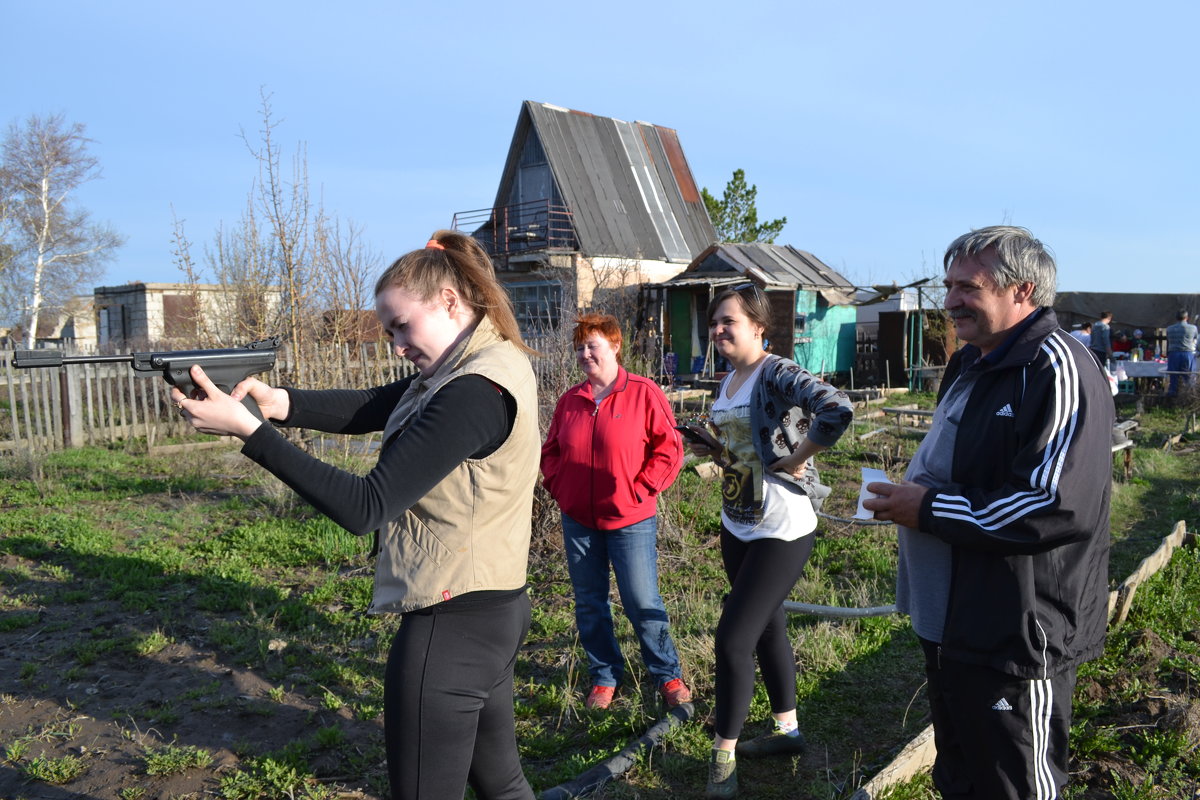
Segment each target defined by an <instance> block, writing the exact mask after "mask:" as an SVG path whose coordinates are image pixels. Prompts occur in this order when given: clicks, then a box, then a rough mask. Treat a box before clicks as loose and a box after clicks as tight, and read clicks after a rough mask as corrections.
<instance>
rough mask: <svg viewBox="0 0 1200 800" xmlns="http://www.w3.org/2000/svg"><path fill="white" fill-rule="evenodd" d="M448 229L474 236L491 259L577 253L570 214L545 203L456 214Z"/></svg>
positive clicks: (531, 203) (540, 201) (538, 201)
mask: <svg viewBox="0 0 1200 800" xmlns="http://www.w3.org/2000/svg"><path fill="white" fill-rule="evenodd" d="M452 225H453V227H454V229H455V230H457V231H462V232H463V233H469V234H471V235H472V236H474V237H475V238H476V239H477V240H478V241H479V243H480V244H482V245H483V246H484V249H486V250H487V251H488V254H489V255H491V256H493V257H496V256H501V257H504V256H511V255H516V254H518V253H525V252H530V251H534V250H578V249H579V243H578V239H577V237H576V236H575V223H574V220H573V219H572V218H571V212H570V210H569V209H567V207H566V206H561V205H554V204H552V203H551V202H550V201H549V200H534V201H531V202H528V203H518V204H515V205H511V206H499V207H497V208H481V209H479V210H477V211H460V212H459V213H457V214H455V215H454V222H453V223H452Z"/></svg>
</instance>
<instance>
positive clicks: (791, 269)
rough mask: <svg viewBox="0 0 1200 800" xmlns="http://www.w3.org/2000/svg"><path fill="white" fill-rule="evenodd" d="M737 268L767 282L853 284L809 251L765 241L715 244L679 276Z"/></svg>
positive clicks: (810, 285) (813, 286)
mask: <svg viewBox="0 0 1200 800" xmlns="http://www.w3.org/2000/svg"><path fill="white" fill-rule="evenodd" d="M728 271H732V272H739V273H743V274H746V275H749V276H750V277H752V278H755V279H756V280H757V282H758V283H760V284H762V285H764V286H769V285H776V286H798V287H801V288H804V289H826V288H834V289H847V290H852V289H853V288H854V284H853V283H851V282H850V281H848V280H846V278H844V277H842V275H841V274H840V273H838V272H837V271H836V270H835V269H833V268H832V267H830V266H829V265H828V264H826V263H824V262H823V261H821V259H819V258H817V257H816V256H814V255H813V254H812V253H808V252H805V251H804V250H798V249H796V248H795V247H792V246H791V245H778V244H767V243H765V242H753V243H730V242H727V243H725V244H716V245H713V246H712V247H709V248H708V249H706V250H705V251H704V252H703V253H701V254H700V255H698V256H696V258H695V259H694V260H693V261H692V263H690V264H688V265H687V267H686V268H685V269H684V271H683V273H682V274H681V275H680V277H684V276H686V275H688V274H689V273H695V272H707V273H713V272H728Z"/></svg>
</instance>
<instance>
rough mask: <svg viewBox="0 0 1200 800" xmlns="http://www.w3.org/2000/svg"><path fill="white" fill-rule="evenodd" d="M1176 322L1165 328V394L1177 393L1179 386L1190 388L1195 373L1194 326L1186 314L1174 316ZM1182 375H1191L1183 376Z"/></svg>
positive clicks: (1182, 311)
mask: <svg viewBox="0 0 1200 800" xmlns="http://www.w3.org/2000/svg"><path fill="white" fill-rule="evenodd" d="M1175 319H1176V320H1177V322H1176V323H1175V324H1174V325H1168V326H1167V372H1168V373H1169V374H1170V380H1169V381H1168V382H1167V394H1169V395H1174V394H1177V393H1178V392H1179V385H1180V383H1182V384H1183V385H1184V386H1191V385H1192V382H1193V381H1194V380H1195V375H1194V373H1195V372H1196V326H1195V325H1193V324H1192V323H1191V322H1189V321H1188V312H1187V311H1186V310H1181V311H1180V312H1179V313H1178V314H1176V315H1175ZM1182 373H1192V374H1190V375H1184V374H1182Z"/></svg>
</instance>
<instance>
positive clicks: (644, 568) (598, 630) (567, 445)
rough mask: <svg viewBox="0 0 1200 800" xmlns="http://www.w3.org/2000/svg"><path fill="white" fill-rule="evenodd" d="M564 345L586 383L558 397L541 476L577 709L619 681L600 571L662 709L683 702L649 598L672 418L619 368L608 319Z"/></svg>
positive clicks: (654, 391) (620, 668) (591, 318)
mask: <svg viewBox="0 0 1200 800" xmlns="http://www.w3.org/2000/svg"><path fill="white" fill-rule="evenodd" d="M573 341H574V345H575V355H576V358H578V360H579V367H580V369H581V370H583V374H584V376H585V377H586V378H587V379H586V380H585V381H583V382H582V383H580V384H578V385H576V386H572V387H571V388H570V389H568V390H567V392H566V393H565V394H564V395H563V396H562V397H561V398H559V401H558V405H557V407H556V408H555V409H554V418H553V420H552V421H551V422H550V432H549V433H548V434H547V435H546V443H545V444H544V445H542V475H543V476H544V481H543V484H544V485H545V487H546V490H547V491H548V492H550V495H551V496H552V497H553V498H554V500H555V502H557V503H558V505H559V508H561V509H562V524H563V541H564V543H565V544H566V550H567V567H568V570H569V571H570V574H571V584H572V586H573V587H574V590H575V624H576V625H577V626H578V628H579V641H580V643H582V645H583V649H584V652H586V653H587V657H588V670H589V673H590V674H591V680H592V689H591V691H590V692H589V693H588V697H587V707H588V708H596V709H604V708H608V706H609V704H610V703H611V702H612V698H613V693H614V691H615V690H616V687H617V685H618V684H620V682H621V679H622V678H623V677H624V664H625V661H624V659H623V658H622V656H621V649H620V647H619V645H618V644H617V639H616V636H615V635H614V634H613V621H612V608H611V606H610V604H609V601H608V597H609V582H608V575H609V564H611V565H612V572H613V574H614V575H616V578H617V589H618V590H619V591H620V593H621V603H622V604H623V605H624V607H625V615H626V616H627V617H629V621H630V622H631V623H632V624H633V629H634V631H635V632H636V633H637V637H638V642H639V643H640V645H641V650H642V660H643V661H644V662H645V663H646V669H647V670H648V671H649V672H650V674H651V675H652V676H654V679H655V680H656V681H657V683H658V687H659V692H660V693H661V694H662V696H663V699H664V700H665V701H666V703H667V705H669V706H675V705H679V704H680V703H686V702H689V701H690V700H691V699H692V695H691V692H690V691H689V690H688V687H687V685H686V684H684V682H683V680H682V678H681V671H680V666H679V655H678V653H677V652H676V650H675V643H674V642H673V641H672V640H671V634H670V630H669V625H670V622H669V620H668V619H667V612H666V609H665V608H664V607H663V601H662V597H661V596H659V593H658V545H657V540H658V518H657V516H656V515H657V513H658V504H657V501H658V493H659V492H661V491H662V490H663V489H665V488H667V487H668V486H670V485H671V482H672V481H674V480H675V476H676V475H678V474H679V468H680V466H682V464H683V447H682V445H681V443H680V441H679V434H678V433H676V432H675V427H674V426H675V416H674V414H672V413H671V406H670V404H669V403H668V402H667V398H666V395H664V394H663V391H662V389H660V388H659V387H658V386H657V385H656V384H655V383H654V382H653V381H650V380H647V379H646V378H643V377H641V376H638V375H630V374H629V373H628V372H626V371H625V368H624V367H622V366H621V341H622V337H621V326H620V324H619V323H618V322H617V320H616V319H615V318H614V317H612V316H609V315H601V314H588V315H585V316H583V317H580V318H579V319H578V320H577V324H576V326H575V332H574V336H573Z"/></svg>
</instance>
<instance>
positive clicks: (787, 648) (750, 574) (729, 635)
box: [716, 527, 816, 739]
mask: <svg viewBox="0 0 1200 800" xmlns="http://www.w3.org/2000/svg"><path fill="white" fill-rule="evenodd" d="M815 537H816V534H811V533H810V534H809V535H807V536H801V537H800V538H799V539H795V540H793V541H790V542H785V541H781V540H779V539H755V540H754V541H750V542H743V541H742V540H741V539H738V538H737V537H736V536H734V535H733V534H731V533H730V532H729V531H727V530H725V528H724V527H722V528H721V559H722V561H724V563H725V574H726V575H728V576H729V594H727V595H726V596H725V605H724V607H723V608H722V609H721V621H720V622H718V623H717V636H716V657H717V671H716V672H717V674H716V693H717V702H716V717H717V719H716V725H717V727H716V730H717V735H718V736H720V737H721V738H723V739H737V738H738V737H740V736H741V734H742V724H743V723H744V722H745V721H746V715H747V714H748V713H750V701H751V700H752V699H753V698H754V655H755V654H756V653H757V654H758V667H759V669H760V670H761V671H762V676H763V683H764V684H765V685H766V687H767V697H768V698H770V700H771V711H772V712H774V713H776V714H779V713H782V712H784V711H791V710H792V709H793V708H795V707H796V655H795V652H794V651H793V650H792V642H791V640H790V639H789V638H788V634H787V615H786V614H785V613H784V610H783V601H784V600H786V599H787V596H788V594H790V593H791V591H792V587H793V586H795V585H796V581H797V580H798V579H799V578H800V573H801V572H803V571H804V564H805V562H807V561H808V557H809V555H810V554H811V553H812V548H813V540H814V538H815Z"/></svg>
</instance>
